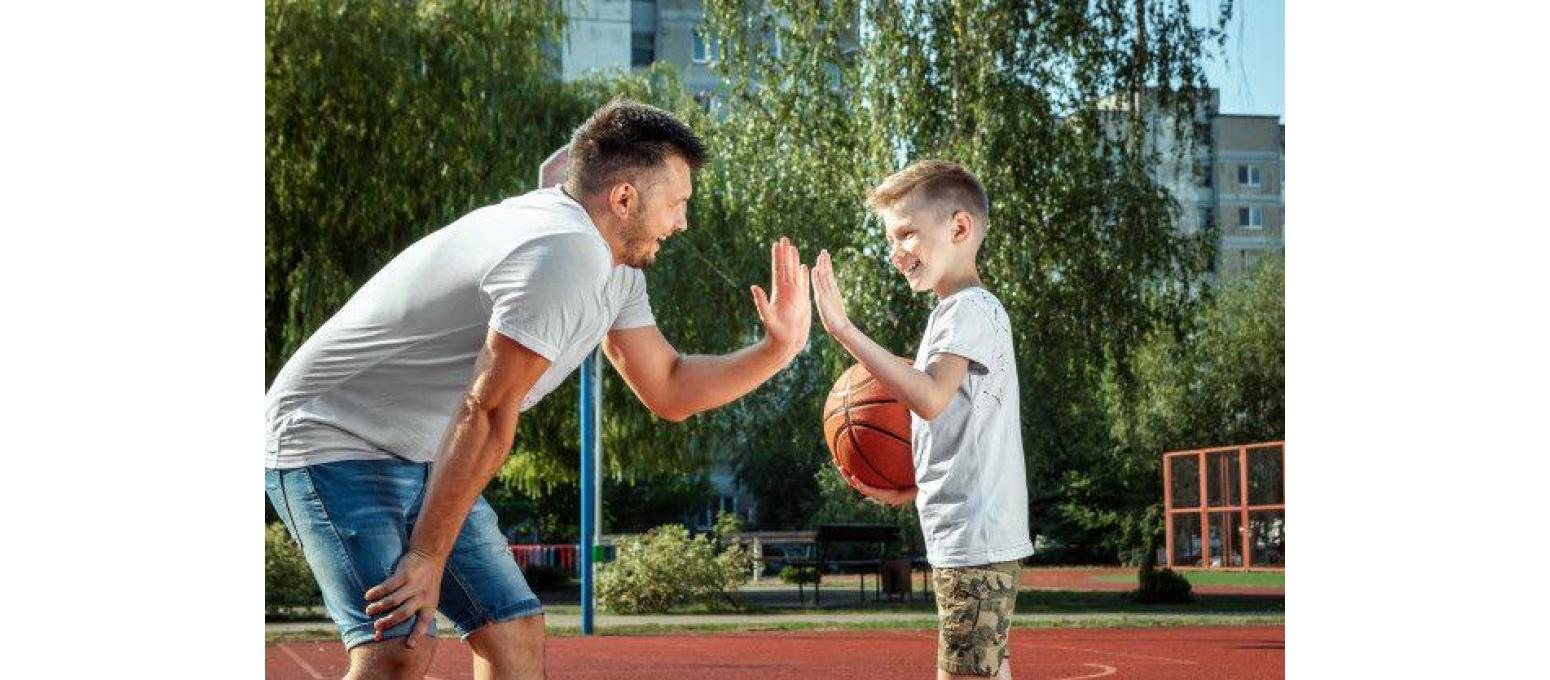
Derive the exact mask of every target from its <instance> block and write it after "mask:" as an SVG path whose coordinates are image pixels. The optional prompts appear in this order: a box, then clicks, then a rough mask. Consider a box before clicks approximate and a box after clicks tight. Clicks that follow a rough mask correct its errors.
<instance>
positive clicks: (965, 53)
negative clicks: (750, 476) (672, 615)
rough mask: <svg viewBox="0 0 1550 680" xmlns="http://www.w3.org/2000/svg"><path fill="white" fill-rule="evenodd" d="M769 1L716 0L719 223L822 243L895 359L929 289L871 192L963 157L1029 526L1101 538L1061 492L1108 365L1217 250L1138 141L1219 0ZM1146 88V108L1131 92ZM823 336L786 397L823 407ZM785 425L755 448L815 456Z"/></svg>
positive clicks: (1097, 412)
mask: <svg viewBox="0 0 1550 680" xmlns="http://www.w3.org/2000/svg"><path fill="white" fill-rule="evenodd" d="M761 6H763V7H765V8H767V10H766V11H762V12H750V11H748V10H749V6H748V3H746V2H744V1H743V0H710V1H709V2H707V3H706V11H707V23H708V25H709V28H710V30H712V31H713V32H714V33H716V34H717V35H718V36H719V37H720V38H721V39H722V41H723V44H724V46H725V51H724V55H723V60H722V62H721V65H720V66H721V69H722V71H723V72H724V74H725V75H726V76H727V77H728V87H727V91H726V93H724V96H723V98H722V102H721V104H720V107H719V109H717V113H718V114H719V118H718V122H717V125H716V126H715V133H714V137H713V144H712V146H713V148H715V149H716V150H717V153H718V154H719V156H718V162H717V163H715V164H713V166H712V167H711V168H709V169H708V170H707V171H706V172H704V173H702V176H703V177H702V183H703V185H704V186H705V187H706V190H707V191H708V192H709V193H710V195H709V196H708V197H707V199H706V200H704V201H702V202H701V205H702V208H703V211H704V213H706V214H707V216H708V217H711V218H712V221H713V228H714V229H717V230H719V233H718V234H716V235H717V236H719V237H721V238H722V239H724V242H725V243H729V244H732V243H738V242H739V239H740V238H743V239H746V238H748V237H752V238H754V239H756V240H758V241H765V240H768V239H769V238H772V237H774V236H776V235H779V234H786V235H790V236H793V237H794V238H795V239H796V240H797V242H798V244H799V245H801V246H802V247H803V250H804V252H805V253H812V252H815V251H816V249H817V248H818V247H825V248H828V249H829V250H830V251H831V252H833V253H834V254H835V257H836V261H837V263H838V264H839V270H840V271H839V276H840V278H841V281H842V285H843V286H844V287H845V290H846V293H847V296H848V297H849V299H850V306H851V309H852V310H853V311H852V315H853V316H854V318H855V320H856V322H857V324H858V325H859V326H861V327H862V328H864V329H865V330H866V331H867V332H868V333H869V334H871V335H872V336H873V337H874V338H876V339H877V340H878V341H879V342H880V343H882V344H884V345H885V346H889V347H893V348H895V349H896V351H898V352H899V353H901V354H907V353H909V350H911V349H912V348H913V347H914V346H915V344H916V343H917V342H918V340H917V338H918V336H919V333H920V332H921V329H922V328H923V327H924V321H925V318H926V315H927V314H928V312H929V310H930V308H931V306H932V304H933V301H932V300H931V299H929V298H927V297H925V296H916V295H913V294H911V293H910V292H909V291H908V289H907V288H906V287H905V286H903V285H901V284H900V282H899V281H898V279H897V278H896V274H895V273H894V272H892V271H891V269H890V267H889V266H888V265H887V264H886V262H885V261H884V259H883V252H882V238H881V235H880V233H879V228H878V226H877V225H876V224H875V222H874V220H873V219H871V218H870V217H869V216H868V215H867V213H866V211H865V210H864V208H863V206H862V197H863V196H864V195H865V193H866V191H867V189H868V188H870V187H871V186H873V185H874V184H875V183H876V182H877V181H879V180H880V179H882V177H884V176H886V175H887V174H889V173H891V172H892V171H894V170H897V169H899V168H900V167H902V166H903V165H904V164H905V163H907V162H909V161H912V160H915V159H918V158H924V157H940V158H948V159H952V160H955V161H958V162H961V163H963V164H965V165H966V166H968V167H969V168H971V169H973V170H974V171H975V172H976V174H978V175H979V176H980V178H981V180H982V181H983V182H984V183H985V185H986V188H987V190H988V192H989V194H990V196H991V203H992V208H991V217H990V220H989V225H990V228H989V232H988V236H987V240H986V242H985V245H984V249H983V251H982V255H981V265H982V267H981V272H982V274H983V277H984V279H985V282H986V284H987V286H988V287H989V288H991V289H992V290H994V291H995V292H996V293H997V294H998V296H999V297H1000V298H1001V300H1002V302H1003V303H1004V304H1005V305H1006V307H1007V309H1008V312H1009V313H1010V315H1011V318H1012V319H1013V320H1014V336H1015V343H1016V346H1017V347H1018V369H1019V379H1020V382H1021V388H1022V408H1023V411H1022V424H1023V439H1024V443H1025V450H1026V453H1027V458H1028V476H1029V487H1030V508H1029V510H1030V513H1031V515H1032V518H1033V526H1034V530H1035V531H1036V532H1038V533H1041V534H1046V535H1050V536H1052V537H1054V538H1056V539H1057V540H1063V541H1065V542H1067V543H1071V544H1087V543H1092V542H1095V541H1097V540H1100V539H1101V538H1102V537H1101V536H1098V535H1095V534H1094V533H1093V532H1091V531H1090V530H1089V529H1088V527H1087V525H1086V524H1084V523H1083V522H1080V521H1077V520H1076V519H1074V518H1073V517H1072V514H1071V513H1070V512H1069V511H1067V510H1066V506H1068V505H1069V504H1070V503H1071V502H1072V501H1073V498H1074V496H1073V484H1080V483H1084V482H1083V479H1088V480H1094V479H1100V478H1097V477H1093V476H1092V475H1090V474H1088V473H1090V472H1094V471H1097V470H1099V469H1100V468H1101V467H1102V466H1103V465H1105V464H1107V463H1108V453H1109V452H1110V451H1111V449H1112V446H1111V442H1110V437H1109V429H1110V428H1109V414H1108V412H1107V410H1106V408H1105V403H1104V401H1103V398H1102V393H1101V388H1102V385H1103V381H1104V379H1105V376H1106V375H1107V373H1108V372H1109V371H1110V370H1111V368H1113V367H1118V370H1119V372H1120V373H1121V374H1125V373H1128V371H1129V367H1130V364H1131V363H1132V355H1133V352H1134V350H1135V348H1136V347H1139V346H1140V345H1141V343H1142V341H1143V340H1144V339H1145V338H1146V337H1148V335H1149V334H1150V333H1151V332H1152V331H1153V329H1154V328H1156V327H1158V326H1160V325H1166V324H1168V323H1170V322H1177V320H1178V319H1180V318H1183V317H1185V316H1187V315H1188V307H1189V305H1190V299H1191V297H1190V296H1191V295H1192V292H1193V291H1195V290H1198V280H1199V277H1200V275H1201V274H1202V272H1201V269H1202V268H1203V267H1202V264H1203V263H1204V262H1205V261H1206V255H1207V251H1208V244H1207V243H1206V242H1205V241H1204V239H1199V238H1190V237H1186V236H1183V235H1181V234H1180V233H1179V231H1178V230H1176V229H1175V227H1174V225H1175V219H1176V216H1177V211H1178V206H1177V205H1176V204H1175V203H1174V201H1173V200H1172V199H1171V197H1170V196H1169V194H1168V193H1167V192H1166V191H1165V189H1164V188H1163V187H1162V186H1160V185H1159V183H1158V182H1157V181H1156V179H1155V178H1154V177H1153V170H1152V169H1153V168H1154V167H1156V166H1157V165H1158V161H1159V160H1161V159H1160V156H1159V154H1160V153H1161V152H1160V151H1159V150H1158V149H1157V148H1156V146H1155V145H1154V144H1150V143H1149V140H1151V139H1153V138H1154V136H1155V134H1156V133H1158V132H1159V131H1160V130H1159V128H1160V127H1162V126H1165V125H1168V124H1169V123H1170V121H1171V122H1172V123H1174V124H1182V123H1181V121H1189V120H1192V119H1193V115H1194V106H1195V103H1196V102H1197V101H1199V98H1200V97H1199V95H1200V93H1201V92H1202V90H1203V89H1204V88H1205V86H1206V84H1205V81H1204V76H1203V73H1202V71H1201V68H1200V66H1201V63H1202V61H1203V58H1204V54H1205V50H1206V49H1207V48H1208V47H1209V45H1210V41H1211V40H1212V39H1215V38H1219V37H1220V24H1221V22H1223V21H1225V18H1226V15H1227V12H1228V11H1229V10H1230V4H1226V5H1225V6H1224V7H1223V15H1222V17H1221V18H1220V19H1219V20H1218V24H1217V26H1216V27H1214V28H1213V27H1201V26H1195V25H1193V24H1191V22H1190V20H1189V9H1188V6H1187V5H1185V4H1182V3H1161V2H1152V3H1147V2H1131V3H1123V2H1102V3H1026V2H993V1H992V2H973V3H970V2H961V1H956V0H922V1H920V2H912V3H876V2H874V3H865V4H863V3H859V2H855V1H846V0H835V1H834V2H830V3H811V2H799V1H797V0H772V1H771V2H768V3H763V4H762V5H761ZM858 18H859V22H858ZM772 37H773V38H774V39H772ZM777 43H778V44H779V45H780V49H779V50H777V49H775V47H774V46H775V45H776V44H777ZM1143 95H1145V101H1146V102H1147V103H1148V105H1149V106H1150V107H1151V108H1143V107H1140V106H1134V105H1128V106H1127V102H1131V103H1133V102H1137V101H1140V100H1141V99H1142V98H1143ZM1149 112H1150V113H1155V114H1156V115H1147V114H1148V113H1149ZM1116 122H1120V123H1123V124H1120V125H1116V124H1115V123H1116ZM1174 132H1175V133H1177V132H1178V130H1174ZM1185 139H1188V137H1187V136H1185ZM1184 146H1185V147H1186V148H1184V149H1181V150H1180V152H1181V153H1187V152H1188V149H1187V146H1188V145H1187V144H1186V145H1184ZM750 250H752V249H750V248H746V247H736V248H729V249H728V251H729V253H730V254H732V256H733V257H736V256H737V254H738V253H743V252H747V251H750ZM819 337H820V338H821V336H819ZM814 350H815V351H816V352H818V353H819V355H820V360H819V361H818V362H817V364H818V365H819V366H821V367H822V370H821V371H820V374H819V375H818V376H816V377H815V378H814V379H812V382H811V383H809V384H807V385H806V387H805V389H806V390H807V392H806V393H805V394H803V393H802V392H800V391H797V392H793V393H788V394H784V395H782V396H783V398H784V402H783V403H784V404H786V405H787V408H791V409H797V408H798V407H797V404H798V403H808V404H813V403H821V401H822V395H823V393H824V392H825V391H826V389H827V387H828V383H829V382H830V381H831V380H832V378H833V376H835V375H837V374H838V372H839V371H840V370H841V369H842V368H843V367H844V366H845V365H847V364H849V363H850V360H849V358H848V357H846V356H845V355H844V354H843V352H842V351H841V350H840V349H839V348H838V347H837V346H835V345H834V344H833V343H831V342H828V341H826V340H823V339H818V340H817V341H815V343H814ZM756 400H757V397H756V398H755V401H756ZM799 400H800V401H799ZM800 408H801V409H804V410H805V408H806V407H805V406H803V407H800ZM812 423H813V424H812V425H811V426H810V427H812V428H814V429H816V427H817V422H816V419H814V420H813V421H812ZM778 439H779V438H778V436H774V435H772V437H771V441H768V442H765V443H759V442H756V443H754V444H753V445H752V446H751V447H750V453H751V455H761V452H763V454H764V455H768V453H769V452H772V451H775V450H777V449H776V446H777V445H778V444H782V443H788V444H789V445H794V446H796V447H798V448H799V449H801V450H805V451H807V452H808V455H810V456H813V457H819V458H821V457H822V456H823V455H824V453H823V451H822V448H821V444H819V445H816V446H813V445H809V446H806V447H804V446H803V442H802V441H801V440H799V441H795V442H780V441H778ZM1072 471H1076V472H1077V476H1076V477H1072V476H1071V474H1069V473H1071V472H1072ZM1100 509H1101V508H1100Z"/></svg>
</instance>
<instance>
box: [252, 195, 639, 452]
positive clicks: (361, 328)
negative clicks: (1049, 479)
mask: <svg viewBox="0 0 1550 680" xmlns="http://www.w3.org/2000/svg"><path fill="white" fill-rule="evenodd" d="M655 323H656V321H655V319H654V318H653V317H652V314H651V304H650V301H649V299H648V298H647V295H646V279H645V276H644V274H643V273H642V272H641V271H640V270H639V269H635V268H633V267H627V266H622V265H621V266H614V265H613V258H612V255H611V254H610V252H609V250H608V244H607V242H605V241H604V240H603V238H602V236H601V235H600V234H599V233H598V231H597V227H596V226H594V225H593V223H592V218H591V217H590V216H588V215H587V212H586V210H585V209H584V208H582V207H581V204H579V203H577V202H576V201H575V200H574V199H572V198H570V197H569V196H567V195H565V193H564V192H563V191H561V190H560V189H559V188H558V187H551V188H548V189H540V190H538V191H533V192H530V193H527V194H524V195H522V196H518V197H515V198H509V199H507V200H505V201H503V202H501V203H499V204H496V205H492V206H487V207H484V208H480V209H478V210H475V211H473V212H471V213H469V214H467V215H465V216H463V217H462V218H460V219H459V220H457V221H456V222H453V223H452V224H450V225H447V226H446V227H443V228H441V229H439V230H437V231H435V232H432V233H431V234H430V235H428V236H426V237H425V238H423V239H421V240H420V241H418V242H416V243H415V244H414V245H412V246H410V247H409V248H408V249H406V250H404V251H403V252H402V253H399V254H398V255H397V256H396V257H394V258H393V259H392V260H391V261H390V262H388V264H387V266H385V267H383V268H382V271H380V272H378V273H377V274H376V275H375V276H373V277H372V278H371V280H369V281H367V282H366V284H365V285H363V286H361V288H360V290H358V291H356V293H355V295H353V296H352V297H351V298H350V300H349V302H347V303H345V305H344V307H343V308H341V309H340V310H339V311H338V313H336V314H334V316H333V317H332V318H330V319H329V320H328V321H327V322H326V323H324V324H323V326H322V327H321V328H319V329H318V330H317V332H315V333H313V334H312V336H311V337H310V338H308V339H307V341H306V342H305V343H303V344H302V346H301V347H300V348H299V349H298V350H297V351H296V353H295V354H294V355H292V356H291V358H290V360H289V361H287V362H286V363H285V366H284V367H283V368H282V369H280V373H279V374H278V375H277V376H276V377H275V380H274V383H273V384H272V385H271V386H270V387H269V391H268V393H267V394H266V395H265V401H266V404H265V416H266V418H267V421H268V436H267V438H266V442H265V443H266V446H265V455H264V465H265V467H268V468H280V469H285V468H295V467H301V466H306V465H316V464H320V463H328V462H333V461H339V460H378V459H389V458H394V457H396V458H402V459H407V460H411V461H417V462H429V461H431V460H432V459H433V458H434V457H435V456H436V453H437V451H438V447H439V445H440V443H441V438H442V435H443V433H445V431H446V429H447V426H448V425H449V424H450V423H451V421H452V416H453V413H454V411H455V410H456V409H457V406H458V403H459V401H460V400H461V399H462V397H463V395H464V394H465V392H466V391H467V389H468V385H469V381H470V380H471V379H472V378H473V371H474V360H475V358H476V357H477V356H478V353H479V350H480V348H482V347H483V345H484V340H485V335H486V333H487V332H488V331H489V330H491V329H493V330H495V331H496V332H499V333H500V334H502V335H505V336H506V337H508V338H511V339H512V340H515V341H516V342H518V343H520V344H522V345H523V346H524V347H527V348H528V349H530V350H532V351H533V352H534V353H536V354H539V355H541V356H543V357H544V358H545V359H548V360H549V362H550V365H549V368H548V370H546V371H545V372H544V374H543V375H542V376H540V377H539V379H538V382H537V383H536V384H534V385H533V388H532V389H531V390H529V391H528V394H527V397H526V398H525V399H524V400H523V401H522V404H521V409H522V410H523V411H526V410H527V409H529V408H531V407H532V406H533V405H534V404H536V403H538V400H540V399H542V398H543V397H544V395H546V394H548V393H549V392H551V391H553V390H554V388H555V387H557V386H559V384H560V383H561V382H562V381H564V380H565V377H566V376H568V375H569V374H570V373H571V371H573V370H575V368H576V367H577V366H579V365H580V364H581V361H582V359H583V358H584V357H585V356H586V355H587V353H588V352H591V351H592V348H594V347H596V346H597V345H598V343H599V342H601V341H602V339H603V336H604V335H606V334H607V333H608V331H609V330H611V329H623V328H635V327H639V326H650V325H653V324H655Z"/></svg>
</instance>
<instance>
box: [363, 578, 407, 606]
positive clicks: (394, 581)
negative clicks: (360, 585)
mask: <svg viewBox="0 0 1550 680" xmlns="http://www.w3.org/2000/svg"><path fill="white" fill-rule="evenodd" d="M403 586H404V575H403V573H402V572H395V573H394V574H393V575H392V576H389V577H388V580H386V581H383V582H381V583H378V584H377V585H375V586H372V588H371V590H368V591H366V599H367V600H379V599H382V598H383V597H385V596H386V595H387V594H389V593H391V592H393V591H395V590H398V589H399V588H402V587H403Z"/></svg>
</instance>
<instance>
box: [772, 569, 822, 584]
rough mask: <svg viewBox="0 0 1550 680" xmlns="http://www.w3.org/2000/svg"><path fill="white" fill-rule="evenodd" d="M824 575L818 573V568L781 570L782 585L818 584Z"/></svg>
mask: <svg viewBox="0 0 1550 680" xmlns="http://www.w3.org/2000/svg"><path fill="white" fill-rule="evenodd" d="M821 578H823V575H822V574H820V573H819V572H818V567H786V568H785V569H782V570H780V580H781V582H782V583H812V584H817V583H818V581H819V579H821Z"/></svg>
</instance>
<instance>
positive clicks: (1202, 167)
mask: <svg viewBox="0 0 1550 680" xmlns="http://www.w3.org/2000/svg"><path fill="white" fill-rule="evenodd" d="M1212 174H1214V172H1213V171H1212V169H1211V163H1210V162H1200V163H1196V164H1195V183H1196V184H1199V185H1200V186H1203V187H1209V186H1211V175H1212Z"/></svg>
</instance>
